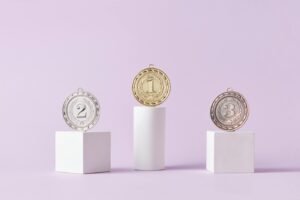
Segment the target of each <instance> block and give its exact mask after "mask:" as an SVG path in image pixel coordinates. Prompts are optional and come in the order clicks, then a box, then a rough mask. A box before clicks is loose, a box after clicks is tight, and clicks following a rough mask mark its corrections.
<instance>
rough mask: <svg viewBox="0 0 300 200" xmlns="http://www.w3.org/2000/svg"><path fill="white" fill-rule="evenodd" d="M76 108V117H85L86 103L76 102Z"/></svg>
mask: <svg viewBox="0 0 300 200" xmlns="http://www.w3.org/2000/svg"><path fill="white" fill-rule="evenodd" d="M77 110H79V112H78V114H77V118H86V105H84V104H78V105H77Z"/></svg>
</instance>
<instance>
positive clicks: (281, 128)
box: [0, 0, 300, 199]
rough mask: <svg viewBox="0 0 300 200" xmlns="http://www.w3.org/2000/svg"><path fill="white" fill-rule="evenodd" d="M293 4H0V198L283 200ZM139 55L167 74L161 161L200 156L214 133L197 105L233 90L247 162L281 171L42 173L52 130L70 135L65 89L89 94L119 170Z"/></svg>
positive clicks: (295, 101)
mask: <svg viewBox="0 0 300 200" xmlns="http://www.w3.org/2000/svg"><path fill="white" fill-rule="evenodd" d="M299 7H300V2H299V1H296V0H294V1H293V0H286V1H280V0H273V1H268V0H260V1H258V0H254V1H246V0H240V1H236V0H228V1H220V0H213V1H121V0H120V1H88V0H87V1H77V0H72V1H71V0H51V1H50V0H49V1H37V0H31V1H21V0H9V1H6V0H2V1H1V2H0V74H1V79H0V81H1V99H0V127H1V136H2V137H1V140H0V170H1V179H0V185H1V186H2V187H1V188H3V189H1V191H0V198H1V195H2V196H3V195H4V196H5V195H6V194H12V195H13V196H12V197H15V198H11V199H20V198H21V197H27V198H23V199H34V198H33V197H30V195H29V194H35V195H36V197H37V199H41V197H43V196H44V199H59V198H58V197H59V194H60V192H61V191H63V192H62V194H63V195H64V197H65V198H67V199H68V197H70V196H71V195H74V196H75V198H77V199H80V197H82V196H86V197H90V199H93V198H94V199H98V198H99V199H100V198H102V197H103V198H104V197H105V196H106V195H108V194H109V192H110V195H111V197H112V199H113V197H122V196H124V197H130V199H134V198H136V199H140V198H141V196H143V197H145V198H149V199H151V197H153V199H154V198H157V197H160V196H159V194H162V196H161V197H162V199H165V198H166V197H174V198H175V199H183V197H184V198H187V197H195V199H196V198H197V199H200V198H201V197H207V195H209V194H212V195H213V197H216V198H217V197H220V198H221V197H222V198H223V199H226V197H228V198H229V197H230V199H235V198H236V199H237V198H238V197H241V196H243V197H245V199H247V198H246V197H248V198H249V199H253V198H254V197H261V198H262V199H263V197H271V196H268V195H273V196H272V197H274V198H273V199H283V198H284V197H289V198H288V199H293V198H296V197H295V196H296V194H297V192H298V191H296V190H295V187H298V188H299V179H300V176H299V173H297V172H295V171H297V169H299V168H300V154H299V152H300V145H299V141H300V136H299V133H298V126H299V122H300V117H299V114H298V113H299V111H300V106H299V100H300V93H299V85H300V79H299V74H300V70H299V65H300V57H299V51H300V13H299ZM150 63H154V64H157V65H159V66H161V68H162V69H163V70H164V71H165V72H166V73H167V74H168V75H169V77H170V79H171V82H172V93H171V96H170V98H169V99H168V101H167V102H166V103H165V104H164V106H166V107H167V117H168V120H167V149H166V158H167V165H168V166H170V167H172V166H173V167H175V168H178V167H176V166H186V165H187V166H189V165H192V166H201V165H204V164H205V132H206V130H207V129H215V126H214V125H213V124H212V122H211V121H210V118H209V107H210V104H211V102H212V100H213V99H214V98H215V97H216V96H217V95H218V94H219V93H221V92H223V91H225V90H226V88H227V87H232V88H234V89H235V90H237V91H239V92H241V93H242V94H244V95H245V96H246V98H247V99H248V102H249V105H250V109H251V110H250V118H249V121H248V122H247V123H246V125H245V126H244V127H243V130H253V131H254V132H255V133H256V167H257V168H258V169H262V168H264V169H282V170H280V173H275V172H276V170H273V171H272V170H271V171H272V172H274V173H258V174H253V175H251V174H249V175H220V176H219V175H217V176H213V175H211V174H206V173H205V172H203V171H202V172H198V171H197V170H198V168H200V167H196V168H197V169H195V170H189V169H188V167H187V169H186V170H185V169H182V170H179V169H177V170H176V169H173V170H172V171H171V170H170V172H169V171H165V172H156V173H141V172H139V173H137V172H132V173H129V172H128V171H127V170H125V171H124V172H122V173H117V172H115V173H111V174H99V175H95V176H92V175H91V176H90V175H89V176H75V175H61V174H55V173H54V172H53V169H54V132H55V131H56V130H69V128H68V127H67V126H66V124H65V123H64V120H63V118H62V115H61V107H62V103H63V101H64V99H65V97H66V96H68V95H69V94H70V93H72V92H73V91H75V90H76V89H77V88H78V87H82V88H84V89H86V90H89V91H90V92H92V93H94V94H95V95H96V96H97V97H98V99H99V101H100V103H101V105H102V111H101V119H100V123H99V124H98V125H97V126H96V127H95V128H94V129H93V130H99V131H105V130H108V131H111V132H112V133H113V135H112V167H113V168H114V169H118V168H123V167H125V168H126V167H128V168H131V167H132V163H133V162H132V112H133V106H135V105H138V103H137V102H136V101H135V100H134V98H133V97H132V95H131V83H132V79H133V77H134V75H135V74H136V73H137V72H138V71H139V70H141V69H142V68H143V67H145V66H146V65H148V64H150ZM202 168H203V167H202ZM295 169H296V170H295ZM30 171H37V172H36V173H34V172H30ZM269 171H270V170H269ZM288 171H292V172H288ZM101 186H103V187H105V188H106V189H105V192H103V193H101ZM144 186H145V187H148V188H146V189H143V187H144ZM273 186H274V188H273ZM63 187H66V190H63ZM165 187H166V190H164V188H165ZM236 187H237V189H236ZM181 189H182V190H181ZM226 189H227V190H226ZM91 190H99V191H97V192H95V191H92V192H91V193H89V192H90V191H91ZM119 190H120V191H121V192H119V193H117V191H119ZM16 191H21V192H16ZM68 191H72V192H73V193H72V194H69V193H67V192H68ZM112 191H115V192H112ZM150 191H155V192H156V193H152V194H150ZM22 192H23V193H25V194H24V195H23V194H22ZM235 192H237V193H235ZM49 193H51V195H52V196H51V195H49ZM89 194H90V195H91V196H89ZM122 194H123V195H122ZM135 194H136V195H135ZM260 194H264V195H265V196H262V195H261V196H260ZM69 195H70V196H69ZM101 195H103V196H101ZM202 195H203V196H202ZM180 197H181V198H180ZM251 197H253V198H251ZM1 199H2V198H1ZM6 199H8V198H6ZM104 199H105V198H104ZM106 199H107V198H106ZM190 199H192V198H190ZM256 199H257V198H256ZM264 199H265V198H264ZM285 199H287V198H285ZM298 199H299V192H298Z"/></svg>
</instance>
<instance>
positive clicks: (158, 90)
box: [132, 65, 171, 106]
mask: <svg viewBox="0 0 300 200" xmlns="http://www.w3.org/2000/svg"><path fill="white" fill-rule="evenodd" d="M170 90H171V84H170V79H169V78H168V76H167V75H166V73H164V72H163V71H162V70H160V69H158V68H155V67H154V66H153V65H149V67H148V68H145V69H143V70H142V71H141V72H139V73H138V74H137V75H136V76H135V78H134V80H133V84H132V92H133V95H134V97H135V98H136V100H137V101H138V102H140V103H141V104H143V105H145V106H157V105H160V104H162V103H163V102H164V101H165V100H166V99H167V98H168V96H169V94H170Z"/></svg>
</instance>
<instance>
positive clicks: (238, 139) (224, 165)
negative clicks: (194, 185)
mask: <svg viewBox="0 0 300 200" xmlns="http://www.w3.org/2000/svg"><path fill="white" fill-rule="evenodd" d="M207 136H208V146H210V148H209V149H208V151H209V152H208V153H207V156H209V158H207V160H209V161H210V163H208V166H209V167H208V169H209V170H210V171H213V172H216V173H250V172H254V134H253V133H252V132H249V131H248V132H242V131H239V132H234V133H228V132H222V131H215V132H213V131H208V132H207ZM209 142H210V144H209Z"/></svg>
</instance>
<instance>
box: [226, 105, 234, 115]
mask: <svg viewBox="0 0 300 200" xmlns="http://www.w3.org/2000/svg"><path fill="white" fill-rule="evenodd" d="M234 108H235V106H234V105H233V104H228V105H226V116H227V117H232V116H233V115H235V111H234Z"/></svg>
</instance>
